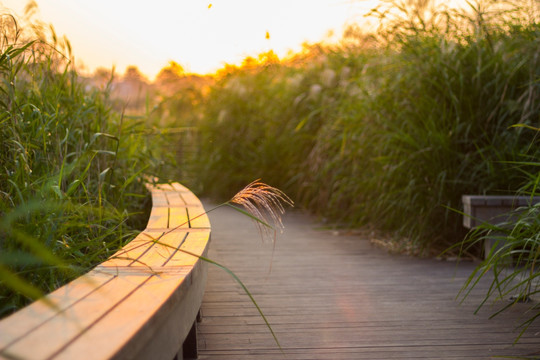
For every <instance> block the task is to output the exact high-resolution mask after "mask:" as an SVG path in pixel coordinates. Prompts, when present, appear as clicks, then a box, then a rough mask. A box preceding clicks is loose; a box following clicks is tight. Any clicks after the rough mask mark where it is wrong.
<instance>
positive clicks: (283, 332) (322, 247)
mask: <svg viewBox="0 0 540 360" xmlns="http://www.w3.org/2000/svg"><path fill="white" fill-rule="evenodd" d="M207 208H208V207H207ZM210 219H211V223H212V242H211V245H210V249H211V250H210V257H211V258H212V259H214V260H216V261H218V262H220V263H222V264H224V265H227V266H229V267H230V268H231V269H232V270H233V271H235V272H236V273H237V275H238V276H239V277H240V278H241V279H242V280H243V281H244V282H245V284H246V285H247V286H248V288H249V289H250V290H251V291H252V293H253V295H254V297H255V298H256V300H257V302H258V303H259V305H260V306H261V308H262V309H263V311H264V313H265V314H266V315H267V317H268V320H269V321H270V323H271V324H272V327H273V329H274V331H275V332H276V334H277V336H278V339H279V341H280V342H281V345H282V347H283V349H284V353H281V352H280V351H279V349H278V348H277V346H276V344H275V343H274V340H273V338H272V336H271V334H270V332H269V331H268V328H267V327H266V326H265V325H264V322H263V320H262V319H261V317H260V316H259V315H258V313H257V310H256V309H255V307H254V306H253V305H252V303H251V302H250V301H249V299H248V297H247V296H246V295H245V294H244V293H243V291H242V290H241V288H240V287H239V286H238V285H237V284H236V283H235V282H234V280H233V279H232V278H231V277H230V275H228V274H227V273H226V272H224V271H222V270H220V269H218V268H216V267H214V266H211V267H210V268H209V275H208V284H207V290H206V293H205V297H204V300H203V306H202V316H203V318H202V322H201V323H200V324H199V338H198V341H199V358H200V359H219V360H227V359H235V360H242V359H306V360H313V359H392V358H396V359H490V358H492V357H496V356H501V355H502V356H510V357H511V358H515V357H518V356H524V355H529V356H531V357H532V358H535V357H537V358H540V320H539V321H538V324H535V325H534V326H533V327H531V328H530V329H529V331H527V332H526V334H525V335H524V336H523V337H522V339H521V340H520V342H519V343H518V344H517V345H513V341H514V339H515V337H516V336H517V334H518V332H517V331H516V330H515V326H516V325H518V324H519V323H520V320H523V318H522V313H523V311H524V309H527V308H528V307H529V306H531V305H530V304H528V305H525V304H519V305H516V306H515V307H514V308H513V309H512V310H511V311H509V312H507V313H504V314H503V315H500V316H497V317H495V318H493V319H488V317H489V314H490V311H491V310H489V311H488V309H486V310H483V311H481V312H480V314H479V315H474V314H473V312H474V309H475V307H476V305H477V304H478V303H479V299H480V298H481V295H482V294H483V292H482V291H475V292H474V294H473V295H472V296H471V297H470V298H469V299H468V300H467V301H465V303H463V304H460V302H459V301H456V299H455V297H456V294H457V292H458V291H459V289H460V287H461V286H462V284H463V282H464V281H465V279H466V278H467V276H468V275H469V274H470V272H471V270H472V269H473V265H474V264H472V263H470V262H469V263H462V264H460V265H459V266H456V263H455V262H447V261H437V260H433V259H416V258H409V257H406V256H394V255H389V254H387V253H386V252H384V251H383V250H380V249H378V248H375V247H373V246H372V245H371V244H370V243H369V241H368V240H366V239H363V238H362V237H359V236H344V235H336V234H334V233H333V232H332V231H324V230H317V226H318V225H317V224H316V223H314V222H312V221H311V220H310V219H309V218H308V217H306V216H304V215H302V214H299V213H296V212H292V213H290V214H288V215H286V217H285V219H284V223H285V232H284V233H283V234H282V235H281V236H279V237H278V240H277V243H276V246H275V252H274V254H272V244H271V243H269V242H268V241H267V242H266V243H262V242H261V240H260V237H259V235H258V232H257V230H256V228H255V226H254V225H253V224H252V223H251V221H250V220H248V219H247V218H246V217H244V216H242V215H240V214H239V213H237V212H235V211H234V210H232V209H220V210H217V211H216V212H215V213H211V214H210ZM270 264H271V266H272V268H271V271H269V270H270V269H269V268H270ZM483 286H484V289H485V285H483Z"/></svg>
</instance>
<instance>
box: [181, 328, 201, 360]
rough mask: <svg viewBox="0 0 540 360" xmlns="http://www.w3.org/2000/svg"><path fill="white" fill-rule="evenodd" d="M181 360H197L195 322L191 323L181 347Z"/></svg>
mask: <svg viewBox="0 0 540 360" xmlns="http://www.w3.org/2000/svg"><path fill="white" fill-rule="evenodd" d="M182 354H183V358H182V359H183V360H188V359H197V357H198V356H199V354H198V353H197V320H195V322H193V326H191V330H190V331H189V334H188V336H187V337H186V340H184V344H183V345H182Z"/></svg>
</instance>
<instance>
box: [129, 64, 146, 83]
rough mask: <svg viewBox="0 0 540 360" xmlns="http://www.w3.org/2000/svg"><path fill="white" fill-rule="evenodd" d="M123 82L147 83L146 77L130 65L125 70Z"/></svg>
mask: <svg viewBox="0 0 540 360" xmlns="http://www.w3.org/2000/svg"><path fill="white" fill-rule="evenodd" d="M123 80H124V81H128V82H132V83H147V82H148V81H147V79H146V77H145V76H144V75H143V74H142V73H141V71H140V70H139V68H138V67H137V66H135V65H130V66H128V67H127V68H126V72H125V73H124V76H123Z"/></svg>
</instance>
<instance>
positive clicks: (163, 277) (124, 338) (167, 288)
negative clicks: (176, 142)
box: [0, 183, 210, 360]
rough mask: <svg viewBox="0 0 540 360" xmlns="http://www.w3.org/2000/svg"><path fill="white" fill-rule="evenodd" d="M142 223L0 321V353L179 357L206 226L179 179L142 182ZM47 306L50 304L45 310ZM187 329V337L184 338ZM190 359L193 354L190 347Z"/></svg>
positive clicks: (193, 311) (190, 323) (197, 286)
mask: <svg viewBox="0 0 540 360" xmlns="http://www.w3.org/2000/svg"><path fill="white" fill-rule="evenodd" d="M149 190H150V191H151V194H152V211H151V215H150V219H149V222H148V226H147V228H146V229H145V230H144V231H143V232H142V233H141V234H139V235H138V236H137V237H136V238H135V239H134V240H132V241H131V242H130V243H129V244H127V245H126V246H125V247H124V248H123V249H122V250H120V251H119V252H117V253H116V254H115V255H114V256H113V257H111V258H110V259H109V260H107V261H105V262H104V263H102V264H100V265H99V266H97V267H96V268H94V269H93V270H91V271H90V272H89V273H87V274H85V275H83V276H81V277H79V278H77V279H76V280H74V281H72V282H71V283H69V284H67V285H65V286H63V287H61V288H59V289H57V290H56V291H54V292H53V293H51V294H49V295H47V296H46V298H47V299H48V301H49V303H47V302H46V301H43V300H39V301H36V302H34V303H33V304H31V305H29V306H27V307H26V308H24V309H21V310H20V311H18V312H16V313H14V314H12V315H11V316H9V317H7V318H6V319H4V320H2V321H1V322H0V358H5V359H70V360H71V359H112V358H114V359H166V360H171V359H174V358H175V357H176V358H182V344H183V343H184V340H186V338H191V340H192V341H191V342H192V343H193V339H192V337H193V336H194V334H196V327H195V324H196V318H197V313H198V311H199V308H200V305H201V302H202V297H203V294H204V288H205V284H206V268H207V264H206V263H205V262H204V261H202V260H200V259H199V258H198V257H196V256H193V255H189V254H187V253H185V252H182V250H185V251H188V252H191V253H194V254H197V255H199V256H201V255H205V254H206V252H207V249H208V245H209V240H210V223H209V220H208V217H207V216H206V215H203V216H199V215H200V214H203V213H204V208H203V206H202V204H201V202H200V201H199V199H198V198H197V197H196V196H195V195H194V194H193V193H192V192H190V191H189V190H188V189H187V188H185V187H183V186H182V185H180V184H176V183H175V184H172V185H156V186H149ZM50 303H52V304H54V307H51V305H50ZM190 333H191V335H190ZM189 351H190V353H191V354H190V355H191V357H193V356H195V357H196V339H195V353H193V348H191V350H189Z"/></svg>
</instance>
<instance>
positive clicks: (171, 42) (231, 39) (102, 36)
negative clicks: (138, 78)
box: [0, 0, 378, 80]
mask: <svg viewBox="0 0 540 360" xmlns="http://www.w3.org/2000/svg"><path fill="white" fill-rule="evenodd" d="M35 1H36V3H37V5H38V9H39V15H38V17H39V18H40V19H41V20H42V21H44V22H45V23H47V24H51V25H52V26H53V27H54V29H55V31H56V33H57V35H58V36H60V37H61V36H63V35H65V36H66V37H67V38H68V40H69V41H70V43H71V46H72V48H73V54H74V55H75V61H76V64H77V66H78V68H79V69H81V70H82V71H83V72H87V73H91V72H93V71H94V70H95V69H96V68H98V67H104V68H111V67H113V66H114V67H115V68H116V72H117V73H120V74H122V73H123V72H124V71H125V68H126V67H127V66H129V65H135V66H137V67H138V68H139V70H140V71H141V72H142V73H143V74H145V75H146V76H147V77H148V78H149V79H150V80H152V79H153V78H154V77H155V76H156V75H157V73H158V72H159V70H160V69H162V68H163V67H165V66H166V65H167V64H168V63H169V61H175V62H177V63H179V64H180V65H182V66H183V67H184V69H185V70H186V71H188V72H192V73H199V74H206V73H213V72H215V71H216V70H218V69H219V68H221V67H223V65H224V64H226V63H227V64H240V63H241V62H242V60H243V59H244V58H246V57H247V56H254V57H256V55H257V54H259V53H261V52H266V51H269V50H273V51H274V52H275V53H276V54H277V55H278V56H280V57H284V56H285V55H286V54H287V53H288V52H289V51H299V50H301V45H302V43H304V42H311V43H313V42H319V41H321V40H324V39H325V38H327V37H328V34H329V32H330V31H332V32H333V33H334V37H335V38H336V37H337V38H339V37H340V36H341V34H342V32H343V30H344V27H345V25H346V24H351V23H359V22H360V23H361V22H363V21H365V20H364V19H365V18H364V17H363V15H364V14H365V13H367V12H368V11H369V10H370V9H371V8H373V7H374V6H375V5H376V4H377V3H378V0H316V1H315V0H266V1H262V0H153V1H150V0H144V1H143V0H35ZM0 4H3V5H4V6H5V7H6V8H8V9H10V10H12V11H13V12H15V13H16V14H23V9H24V7H25V5H26V4H27V1H26V0H0Z"/></svg>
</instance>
